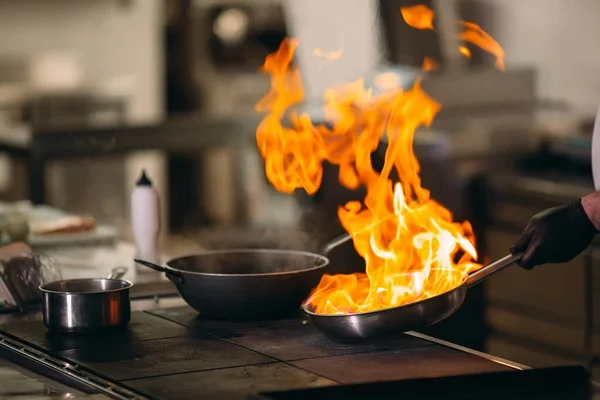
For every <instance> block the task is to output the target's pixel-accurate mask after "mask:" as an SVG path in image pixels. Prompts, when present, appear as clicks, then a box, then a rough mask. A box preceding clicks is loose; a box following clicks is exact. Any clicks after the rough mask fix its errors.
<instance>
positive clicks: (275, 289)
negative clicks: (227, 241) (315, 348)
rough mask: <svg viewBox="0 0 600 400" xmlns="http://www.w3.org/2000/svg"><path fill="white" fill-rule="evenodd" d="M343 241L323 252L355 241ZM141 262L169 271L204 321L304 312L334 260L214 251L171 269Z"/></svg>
mask: <svg viewBox="0 0 600 400" xmlns="http://www.w3.org/2000/svg"><path fill="white" fill-rule="evenodd" d="M350 239H351V237H350V236H349V235H343V236H340V237H338V238H336V239H334V240H332V241H331V242H329V243H327V245H326V246H325V248H324V249H323V250H322V253H323V254H327V253H328V252H329V251H331V250H332V249H333V248H335V247H337V246H339V245H340V244H342V243H344V242H346V241H348V240H350ZM135 262H136V263H138V264H141V265H144V266H146V267H149V268H152V269H154V270H157V271H160V272H164V273H165V274H166V276H167V278H169V279H170V280H171V281H172V282H173V283H174V284H175V286H176V287H177V290H178V291H179V294H180V295H181V297H183V299H184V300H185V301H186V302H187V303H188V304H189V305H190V306H191V307H192V308H194V309H195V310H196V311H198V312H199V313H200V314H201V315H202V316H203V317H206V318H210V319H225V320H248V319H271V318H280V317H283V316H286V315H290V314H291V313H292V312H294V311H299V310H300V306H301V304H302V301H303V300H304V299H306V297H308V295H309V293H310V292H311V290H312V289H313V288H314V287H315V286H317V284H318V283H319V280H320V279H321V276H322V275H323V273H324V272H325V267H327V265H328V264H329V259H328V258H327V257H326V256H324V255H322V254H317V253H311V252H306V251H297V250H274V249H231V250H212V251H206V252H203V253H200V254H197V255H192V256H187V257H181V258H176V259H173V260H170V261H168V262H167V263H166V267H162V266H159V265H155V264H153V263H150V262H148V261H144V260H137V259H136V260H135Z"/></svg>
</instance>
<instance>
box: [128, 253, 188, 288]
mask: <svg viewBox="0 0 600 400" xmlns="http://www.w3.org/2000/svg"><path fill="white" fill-rule="evenodd" d="M133 261H135V262H136V263H137V264H141V265H143V266H144V267H148V268H152V269H153V270H155V271H158V272H164V273H165V275H167V278H169V279H171V280H172V279H173V278H176V279H177V280H178V281H179V283H182V282H183V276H182V275H181V273H180V272H178V271H173V270H171V269H169V268H165V267H161V266H160V265H156V264H154V263H151V262H150V261H145V260H139V259H137V258H136V259H134V260H133Z"/></svg>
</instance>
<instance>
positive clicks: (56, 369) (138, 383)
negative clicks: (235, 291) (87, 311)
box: [0, 307, 588, 400]
mask: <svg viewBox="0 0 600 400" xmlns="http://www.w3.org/2000/svg"><path fill="white" fill-rule="evenodd" d="M0 350H1V351H2V353H0V356H1V355H3V354H4V355H5V356H6V355H9V356H11V357H12V358H11V359H12V360H14V361H16V362H19V363H23V364H27V365H29V368H32V365H34V364H36V365H38V366H40V365H41V366H43V367H45V370H44V371H45V372H44V371H40V373H45V374H47V373H48V372H49V371H51V372H53V373H54V374H55V375H57V376H58V375H60V374H61V373H63V375H68V377H69V379H71V381H76V382H78V383H79V384H81V385H83V386H85V385H86V384H87V385H88V389H89V391H88V393H92V394H93V393H103V394H106V395H108V396H111V397H113V398H117V399H128V400H134V399H140V400H142V399H157V400H162V399H165V400H166V399H169V400H187V399H194V400H200V399H223V398H227V399H245V398H248V396H254V397H253V398H257V399H258V398H260V399H274V400H275V399H299V398H314V397H315V396H316V397H317V398H321V397H323V396H326V397H327V398H331V399H337V398H344V399H346V400H348V399H354V398H365V397H364V396H367V398H369V399H376V398H382V399H384V398H385V399H387V398H390V397H389V395H390V394H394V395H395V396H394V398H397V396H398V395H399V393H402V398H414V397H411V396H413V395H416V394H418V393H421V394H423V393H425V392H424V390H427V389H428V388H429V389H431V388H432V387H434V386H432V385H433V384H435V387H438V388H439V387H444V388H447V390H444V397H447V396H446V395H450V394H451V393H450V392H451V391H453V390H454V391H456V389H457V388H458V389H463V392H464V389H466V388H468V389H469V390H468V391H467V392H468V393H474V394H477V393H479V394H482V393H486V396H485V397H486V398H497V397H491V396H490V394H494V393H499V390H501V389H507V388H510V387H514V388H515V389H518V390H521V392H520V394H523V393H528V392H526V391H523V390H522V389H523V388H529V389H531V388H534V389H535V388H536V387H537V389H536V390H537V392H539V393H542V391H541V389H544V388H545V389H552V388H555V389H556V390H554V392H553V393H555V394H560V393H561V392H560V390H559V389H561V388H562V389H564V388H567V389H573V388H574V387H577V388H578V390H579V389H581V390H580V391H573V390H570V392H571V393H575V394H576V395H578V396H579V395H580V394H584V395H585V394H586V393H583V390H585V389H586V388H587V385H586V384H585V383H586V382H587V375H586V373H585V370H582V369H575V370H572V369H564V370H535V371H517V369H515V368H514V367H511V366H509V365H506V364H505V363H503V362H502V361H501V360H494V359H493V358H491V357H486V356H485V355H482V354H478V353H475V352H469V351H467V350H464V349H460V348H456V347H454V346H452V345H450V344H447V343H444V342H440V341H436V340H434V339H430V338H428V337H426V336H423V335H420V334H418V333H412V334H403V335H399V336H398V337H395V338H390V339H382V340H373V341H366V342H355V343H339V342H335V341H332V340H329V339H327V338H326V337H324V336H323V335H322V334H321V333H320V332H318V331H317V330H316V329H315V328H314V327H312V326H311V325H310V323H308V321H306V320H304V319H302V318H300V317H298V318H291V319H286V320H279V321H262V322H248V323H236V322H225V321H222V322H219V321H208V320H203V319H201V318H199V317H198V315H197V314H196V313H195V312H194V311H193V310H191V309H190V308H188V307H177V308H170V309H159V310H154V311H150V312H134V313H133V314H132V320H131V323H130V326H129V329H128V330H127V331H126V332H122V333H115V334H111V335H102V336H70V335H51V334H48V333H47V332H46V329H45V327H44V326H43V324H42V323H41V322H38V321H34V322H27V323H21V324H13V325H0ZM511 372H512V373H511ZM489 373H493V374H491V375H489ZM496 373H505V374H502V375H499V374H496ZM506 373H508V374H506ZM473 374H487V375H481V376H476V375H473ZM529 375H531V377H529V378H528V376H529ZM57 376H55V379H58V377H57ZM536 376H537V378H536ZM443 377H452V378H443ZM442 378H443V379H442ZM542 378H543V379H550V381H549V382H548V383H546V384H543V385H541V386H540V385H539V384H540V382H541V380H543V379H542ZM431 379H433V381H430V380H431ZM536 379H537V380H536ZM374 382H386V383H374ZM527 382H529V383H528V386H527V385H525V383H527ZM478 383H479V384H478ZM534 383H535V384H534ZM365 384H366V386H365ZM498 384H500V386H499V387H498V386H497V385H498ZM439 385H443V386H439ZM535 385H538V386H535ZM553 385H554V386H553ZM569 385H570V386H569ZM488 386H489V387H490V388H492V389H489V388H488ZM485 388H487V389H488V392H482V390H483V389H485ZM562 389H561V390H562ZM390 391H391V392H390ZM546 392H547V391H546ZM546 392H544V393H546ZM385 393H388V394H387V395H386V394H385ZM456 393H457V394H458V393H460V392H456ZM501 393H504V392H501ZM510 395H511V396H508V397H506V396H505V397H501V398H512V399H514V398H524V397H519V392H512V393H510ZM257 396H258V397H257ZM386 396H387V397H386ZM460 396H461V398H463V399H464V398H473V397H465V393H460ZM419 398H423V396H420V397H419ZM527 398H531V396H529V397H527ZM535 398H561V399H562V398H566V397H535ZM568 398H588V397H568Z"/></svg>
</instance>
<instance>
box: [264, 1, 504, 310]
mask: <svg viewBox="0 0 600 400" xmlns="http://www.w3.org/2000/svg"><path fill="white" fill-rule="evenodd" d="M423 7H424V6H421V7H419V8H416V9H415V8H413V10H416V11H417V12H418V15H411V14H410V10H408V11H407V10H403V16H404V18H405V20H406V21H407V22H408V21H409V20H410V21H412V23H414V24H416V25H418V26H422V27H426V26H427V23H428V22H427V21H431V20H432V19H433V13H432V12H431V10H429V11H428V9H427V8H426V7H425V8H423ZM419 16H421V17H423V16H424V17H423V18H426V21H425V22H421V23H420V22H418V18H419ZM415 21H416V22H415ZM479 37H483V36H479ZM469 38H471V37H470V36H469ZM471 39H473V38H471ZM478 41H479V39H477V40H475V39H473V40H471V42H473V43H474V44H479V42H478ZM494 43H495V42H494ZM297 46H298V41H296V40H294V39H286V40H285V41H284V42H283V43H282V44H281V47H280V48H279V50H278V51H277V52H276V53H274V54H271V55H269V56H268V57H267V59H266V61H265V63H264V66H263V71H265V72H266V73H269V74H270V75H271V91H270V92H269V93H268V94H267V95H266V96H265V97H264V98H263V99H262V100H261V101H260V102H259V103H258V104H257V106H256V109H257V110H258V111H265V112H266V113H267V114H266V116H265V117H264V119H263V120H262V122H261V123H260V125H259V127H258V129H257V136H256V138H257V143H258V147H259V149H260V152H261V154H262V156H263V158H264V160H265V165H266V174H267V177H268V179H269V181H270V182H271V183H272V184H273V185H274V186H275V188H276V189H277V190H279V191H281V192H284V193H291V192H293V191H294V190H296V189H300V188H302V189H304V190H306V192H307V193H309V194H312V193H314V192H315V191H316V190H317V189H318V188H319V186H320V184H321V178H322V173H323V170H322V163H323V161H328V162H330V163H332V164H335V165H338V166H339V168H340V172H339V180H340V182H341V183H342V184H343V185H345V186H346V187H348V188H357V187H359V186H361V185H364V186H365V187H366V189H367V195H366V197H365V199H364V201H363V202H349V203H347V204H346V205H345V206H344V207H340V208H339V212H338V216H339V218H340V221H341V222H342V225H343V226H344V228H345V229H346V231H347V232H349V233H350V234H352V238H353V241H354V246H355V248H356V250H357V252H358V253H359V254H360V255H361V256H362V257H363V258H364V260H365V264H366V270H365V273H358V274H351V275H335V276H331V275H325V276H323V278H322V280H321V282H320V283H319V285H318V286H317V287H316V288H315V289H314V290H313V292H312V294H311V295H310V296H309V298H308V299H307V300H306V301H305V304H307V305H309V306H310V307H311V308H312V309H313V310H314V312H316V313H322V314H340V313H344V314H345V313H357V312H367V311H373V310H380V309H383V308H388V307H394V306H398V305H402V304H407V303H410V302H414V301H417V300H420V299H425V298H427V297H430V296H434V295H436V294H440V293H443V292H445V291H447V290H450V289H452V288H454V287H456V286H458V285H459V284H461V283H462V282H463V279H464V278H465V274H466V273H468V272H470V271H473V270H476V269H478V268H480V267H481V265H480V264H478V263H476V262H475V261H474V260H476V259H477V253H476V250H475V246H474V243H475V240H474V236H473V232H472V229H471V226H470V224H469V223H468V222H464V223H457V222H454V221H453V219H452V214H451V213H450V211H448V210H447V209H446V208H445V207H443V206H442V205H441V204H439V203H437V202H435V201H434V200H432V199H431V198H430V195H429V191H428V190H427V189H425V188H423V187H422V186H421V179H420V177H419V163H418V161H417V159H416V157H415V154H414V152H413V138H414V134H415V131H416V130H417V129H418V128H419V127H422V126H429V125H430V124H431V122H432V121H433V118H434V117H435V115H436V113H437V112H438V111H439V109H440V104H438V103H437V102H436V101H435V100H434V99H432V98H431V97H429V96H428V95H427V94H426V93H425V92H424V91H423V89H422V88H421V85H420V83H419V82H420V81H417V83H416V84H415V85H413V87H412V88H411V89H410V90H406V91H403V90H401V89H399V88H397V89H392V90H389V91H387V92H385V93H384V94H381V95H377V96H374V95H373V94H372V92H371V90H370V89H368V88H365V87H364V83H363V81H362V80H358V81H355V82H351V83H348V84H345V85H341V86H339V87H334V88H330V89H328V90H327V91H326V92H325V93H324V111H325V116H326V119H327V121H328V122H329V123H330V127H325V126H322V125H313V123H312V121H311V119H310V118H309V116H308V115H305V114H302V115H297V114H296V113H291V118H290V124H291V126H289V127H286V126H284V125H283V123H282V120H283V118H284V114H285V112H286V110H288V109H289V108H290V107H291V106H293V105H294V104H297V103H299V102H300V101H301V100H302V97H303V90H302V82H301V79H300V74H299V71H298V69H297V68H295V67H293V66H291V65H290V64H291V61H292V59H293V55H294V51H295V49H296V47H297ZM434 67H435V66H434V65H433V64H432V62H430V61H427V60H426V62H425V63H424V69H425V70H429V69H432V68H434ZM384 135H385V137H386V138H387V142H388V147H387V150H386V153H385V163H384V167H383V169H382V171H381V172H380V173H378V172H377V171H376V170H375V169H374V168H373V166H372V164H371V158H370V155H371V153H372V152H373V151H374V150H375V149H376V148H377V145H378V144H379V142H380V141H381V140H382V138H383V137H384ZM393 171H395V172H396V173H397V175H398V177H399V180H400V183H397V184H395V185H394V184H393V183H392V180H391V177H390V176H391V174H392V172H393Z"/></svg>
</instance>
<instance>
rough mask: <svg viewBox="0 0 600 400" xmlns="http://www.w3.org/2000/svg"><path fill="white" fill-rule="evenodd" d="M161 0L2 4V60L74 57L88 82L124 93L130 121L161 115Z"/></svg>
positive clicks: (39, 0) (37, 0) (32, 0)
mask: <svg viewBox="0 0 600 400" xmlns="http://www.w3.org/2000/svg"><path fill="white" fill-rule="evenodd" d="M162 7H163V2H162V1H161V0H128V1H120V0H52V1H48V0H27V1H1V2H0V57H14V56H17V57H36V56H39V55H41V54H43V53H46V52H50V51H52V52H53V51H67V52H69V53H73V54H75V55H76V56H77V57H78V58H79V59H80V60H81V64H82V66H83V72H84V79H85V81H86V82H89V83H92V84H94V85H98V86H102V87H104V88H106V87H109V86H112V87H114V90H119V91H123V92H125V93H127V94H128V95H129V96H130V97H131V105H130V110H129V111H130V113H129V117H130V120H132V121H135V122H147V121H153V120H157V119H159V118H160V117H161V116H162V115H163V109H164V107H163V94H162V91H163V84H162V75H163V72H162V64H163V62H162V30H161V29H160V28H161V26H162Z"/></svg>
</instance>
